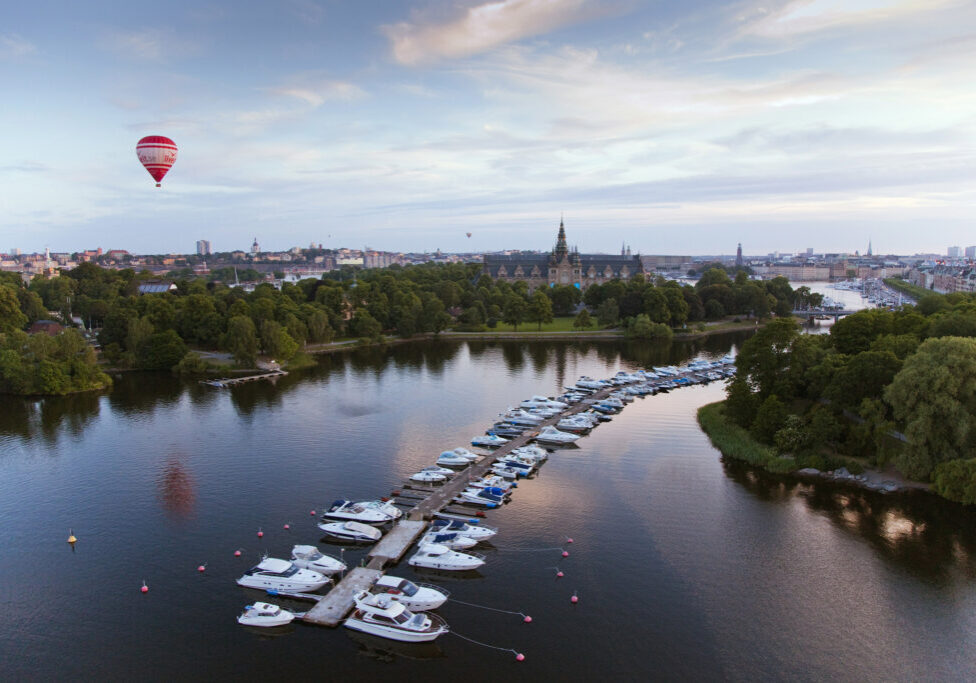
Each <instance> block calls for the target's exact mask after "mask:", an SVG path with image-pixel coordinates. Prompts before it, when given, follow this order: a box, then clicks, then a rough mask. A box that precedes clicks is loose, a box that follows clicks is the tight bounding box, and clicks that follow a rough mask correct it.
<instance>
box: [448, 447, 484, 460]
mask: <svg viewBox="0 0 976 683" xmlns="http://www.w3.org/2000/svg"><path fill="white" fill-rule="evenodd" d="M451 453H453V454H454V455H460V456H461V457H462V458H467V459H468V460H470V461H471V462H474V461H475V460H477V459H478V458H480V457H481V454H480V453H475V452H473V451H469V450H468V449H467V448H465V447H464V446H458V447H457V448H455V449H454V450H452V451H451Z"/></svg>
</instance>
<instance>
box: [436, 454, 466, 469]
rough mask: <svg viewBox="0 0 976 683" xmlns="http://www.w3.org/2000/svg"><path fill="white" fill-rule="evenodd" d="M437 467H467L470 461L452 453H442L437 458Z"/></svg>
mask: <svg viewBox="0 0 976 683" xmlns="http://www.w3.org/2000/svg"><path fill="white" fill-rule="evenodd" d="M437 464H438V465H450V466H451V467H467V466H468V465H470V464H471V461H470V460H468V459H467V458H465V457H462V456H460V455H457V454H456V453H454V452H453V451H444V452H443V453H441V454H440V456H439V457H438V458H437Z"/></svg>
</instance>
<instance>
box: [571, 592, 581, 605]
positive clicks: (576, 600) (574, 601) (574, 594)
mask: <svg viewBox="0 0 976 683" xmlns="http://www.w3.org/2000/svg"><path fill="white" fill-rule="evenodd" d="M569 601H570V602H571V603H573V604H574V605H575V604H576V603H577V602H579V597H578V596H577V595H576V593H573V597H571V598H570V599H569Z"/></svg>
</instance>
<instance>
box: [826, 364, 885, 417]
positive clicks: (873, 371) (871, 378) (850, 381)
mask: <svg viewBox="0 0 976 683" xmlns="http://www.w3.org/2000/svg"><path fill="white" fill-rule="evenodd" d="M899 370H901V361H900V360H898V357H897V356H895V354H893V353H891V352H890V351H862V352H861V353H859V354H857V355H856V356H854V357H852V358H850V359H849V360H848V361H847V363H846V364H845V365H844V366H843V367H842V368H840V369H839V370H838V371H837V372H836V373H835V374H834V377H833V379H832V380H831V382H830V384H829V385H828V386H827V389H826V391H824V396H825V397H826V398H829V399H830V400H831V401H836V402H837V403H838V404H840V405H841V406H844V407H846V408H856V407H857V406H859V405H861V401H863V400H864V399H868V398H877V399H879V398H881V394H882V392H883V391H884V388H885V387H886V386H888V385H889V384H891V380H892V379H894V377H895V375H896V374H898V371H899Z"/></svg>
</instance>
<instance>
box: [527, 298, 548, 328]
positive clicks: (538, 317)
mask: <svg viewBox="0 0 976 683" xmlns="http://www.w3.org/2000/svg"><path fill="white" fill-rule="evenodd" d="M528 318H529V320H531V321H532V322H534V323H538V325H539V328H538V329H539V330H540V331H541V330H542V323H551V322H552V302H551V301H550V300H549V297H548V296H546V293H545V292H544V291H543V290H541V289H538V290H536V292H535V294H533V295H532V300H531V301H530V302H529V310H528Z"/></svg>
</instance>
